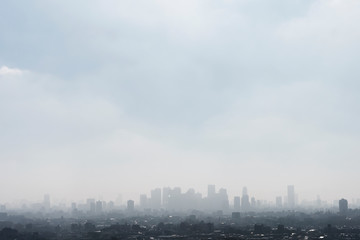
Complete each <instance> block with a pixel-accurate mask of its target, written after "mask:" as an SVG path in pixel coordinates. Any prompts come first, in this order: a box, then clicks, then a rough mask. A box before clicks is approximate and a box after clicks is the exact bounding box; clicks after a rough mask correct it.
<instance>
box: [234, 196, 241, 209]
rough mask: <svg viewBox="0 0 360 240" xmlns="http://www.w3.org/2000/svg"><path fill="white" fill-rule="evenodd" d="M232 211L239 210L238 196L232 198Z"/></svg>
mask: <svg viewBox="0 0 360 240" xmlns="http://www.w3.org/2000/svg"><path fill="white" fill-rule="evenodd" d="M234 209H235V210H240V197H239V196H236V197H234Z"/></svg>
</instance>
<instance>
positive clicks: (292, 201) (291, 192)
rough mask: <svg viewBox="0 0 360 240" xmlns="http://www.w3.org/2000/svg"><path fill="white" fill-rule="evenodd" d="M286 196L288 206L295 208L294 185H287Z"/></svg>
mask: <svg viewBox="0 0 360 240" xmlns="http://www.w3.org/2000/svg"><path fill="white" fill-rule="evenodd" d="M287 198H288V208H290V209H293V208H295V189H294V185H289V186H288V187H287Z"/></svg>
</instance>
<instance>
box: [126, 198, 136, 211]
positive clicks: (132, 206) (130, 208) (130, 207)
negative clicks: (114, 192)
mask: <svg viewBox="0 0 360 240" xmlns="http://www.w3.org/2000/svg"><path fill="white" fill-rule="evenodd" d="M134 209H135V203H134V201H133V200H128V201H127V210H128V211H134Z"/></svg>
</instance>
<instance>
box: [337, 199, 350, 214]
mask: <svg viewBox="0 0 360 240" xmlns="http://www.w3.org/2000/svg"><path fill="white" fill-rule="evenodd" d="M347 211H348V201H347V200H346V199H344V198H342V199H340V200H339V213H340V214H341V215H346V214H347Z"/></svg>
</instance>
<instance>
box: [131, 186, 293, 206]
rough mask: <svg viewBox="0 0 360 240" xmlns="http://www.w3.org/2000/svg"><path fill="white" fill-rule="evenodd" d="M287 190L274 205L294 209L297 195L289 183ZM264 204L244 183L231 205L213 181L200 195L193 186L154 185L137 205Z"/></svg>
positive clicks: (224, 193) (226, 195) (224, 191)
mask: <svg viewBox="0 0 360 240" xmlns="http://www.w3.org/2000/svg"><path fill="white" fill-rule="evenodd" d="M287 190H288V191H287V197H286V201H284V202H283V197H281V196H278V197H276V199H275V202H276V207H277V208H287V209H294V208H295V207H296V202H297V201H296V199H297V198H296V194H295V189H294V186H293V185H289V186H288V189H287ZM263 204H267V202H263V201H261V200H256V199H255V197H250V196H249V194H248V190H247V188H246V187H244V188H243V190H242V195H241V196H235V197H234V199H233V202H232V205H231V204H230V200H229V197H228V193H227V190H226V189H225V188H220V189H219V190H218V191H216V187H215V185H208V190H207V195H206V196H205V197H203V196H202V194H201V193H198V192H195V190H194V189H189V190H188V191H186V192H182V191H181V188H180V187H175V188H169V187H164V188H163V189H162V190H161V189H160V188H156V189H154V190H152V191H151V194H150V196H147V195H146V194H141V195H140V200H139V209H140V210H145V211H149V210H159V209H165V210H172V211H186V210H189V209H197V210H210V211H211V210H212V211H214V210H220V211H229V210H235V211H245V212H247V211H254V210H256V209H258V208H260V207H261V206H262V205H263ZM129 209H130V208H129Z"/></svg>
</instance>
